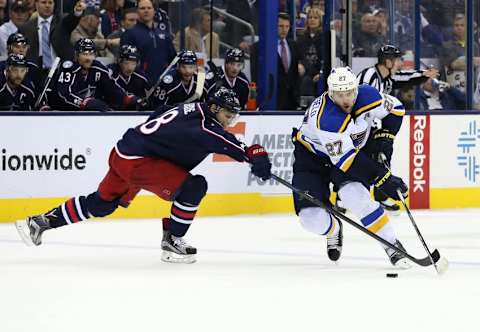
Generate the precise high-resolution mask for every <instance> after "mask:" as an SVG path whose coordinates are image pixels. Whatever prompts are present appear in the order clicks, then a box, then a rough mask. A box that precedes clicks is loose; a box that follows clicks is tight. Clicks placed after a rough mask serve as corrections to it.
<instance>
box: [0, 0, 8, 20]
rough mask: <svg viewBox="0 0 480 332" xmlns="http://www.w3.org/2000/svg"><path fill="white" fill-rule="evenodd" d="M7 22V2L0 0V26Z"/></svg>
mask: <svg viewBox="0 0 480 332" xmlns="http://www.w3.org/2000/svg"><path fill="white" fill-rule="evenodd" d="M7 21H8V15H7V0H0V25H2V24H3V23H5V22H7Z"/></svg>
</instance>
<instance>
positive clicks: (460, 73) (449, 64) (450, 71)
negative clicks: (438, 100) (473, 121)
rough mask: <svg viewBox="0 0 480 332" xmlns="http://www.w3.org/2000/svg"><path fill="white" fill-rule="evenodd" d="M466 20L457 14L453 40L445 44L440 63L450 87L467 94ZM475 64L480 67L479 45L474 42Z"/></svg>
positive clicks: (441, 51) (463, 16)
mask: <svg viewBox="0 0 480 332" xmlns="http://www.w3.org/2000/svg"><path fill="white" fill-rule="evenodd" d="M466 23H467V22H466V19H465V15H463V14H457V15H456V16H455V20H454V23H453V38H452V39H451V40H448V41H446V42H445V43H443V48H442V49H441V50H440V63H441V65H442V66H443V68H444V69H445V77H446V81H447V82H448V83H449V84H450V86H452V87H454V88H457V89H459V90H460V91H462V92H465V87H466V85H465V82H466V75H465V71H466V69H467V62H466V59H465V52H466V41H465V37H466ZM473 54H474V58H473V62H474V64H475V66H478V65H480V57H479V47H478V43H477V42H476V41H475V42H474V47H473Z"/></svg>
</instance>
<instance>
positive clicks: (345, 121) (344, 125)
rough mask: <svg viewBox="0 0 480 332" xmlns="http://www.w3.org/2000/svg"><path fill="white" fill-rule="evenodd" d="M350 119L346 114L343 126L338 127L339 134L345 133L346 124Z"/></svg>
mask: <svg viewBox="0 0 480 332" xmlns="http://www.w3.org/2000/svg"><path fill="white" fill-rule="evenodd" d="M351 118H352V116H351V115H350V114H348V115H347V116H346V117H345V120H344V121H343V124H342V126H341V127H340V129H339V130H338V132H339V133H343V132H344V131H345V129H347V125H348V123H349V122H350V119H351Z"/></svg>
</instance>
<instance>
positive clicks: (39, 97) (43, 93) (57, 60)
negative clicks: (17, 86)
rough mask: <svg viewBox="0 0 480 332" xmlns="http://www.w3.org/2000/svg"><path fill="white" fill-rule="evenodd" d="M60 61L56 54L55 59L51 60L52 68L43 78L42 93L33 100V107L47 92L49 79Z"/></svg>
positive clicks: (38, 103) (35, 106)
mask: <svg viewBox="0 0 480 332" xmlns="http://www.w3.org/2000/svg"><path fill="white" fill-rule="evenodd" d="M59 63H60V58H59V57H58V56H57V57H56V58H55V60H53V63H52V68H50V71H49V72H48V75H47V79H46V80H45V85H44V87H43V90H42V93H41V94H40V96H38V98H37V101H36V102H35V105H34V108H37V107H38V105H40V103H41V102H42V99H43V96H45V93H46V92H47V89H48V86H49V85H50V81H51V80H52V77H53V75H54V74H55V72H56V71H57V67H58V65H59Z"/></svg>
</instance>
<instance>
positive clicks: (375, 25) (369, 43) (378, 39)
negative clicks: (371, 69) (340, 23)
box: [353, 13, 385, 57]
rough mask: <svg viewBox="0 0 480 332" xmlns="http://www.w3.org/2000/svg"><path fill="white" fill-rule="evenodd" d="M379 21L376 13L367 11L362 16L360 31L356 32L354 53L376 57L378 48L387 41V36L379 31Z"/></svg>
mask: <svg viewBox="0 0 480 332" xmlns="http://www.w3.org/2000/svg"><path fill="white" fill-rule="evenodd" d="M378 31H379V22H378V19H377V17H376V16H375V15H373V14H372V13H366V14H364V15H363V16H362V19H361V25H360V31H359V33H356V34H354V37H353V39H354V41H353V45H355V48H354V50H353V51H354V53H356V54H358V55H359V56H365V57H375V56H376V55H377V50H378V49H379V48H380V47H382V45H383V44H384V43H385V38H384V37H383V36H382V35H380V34H379V33H378Z"/></svg>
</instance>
